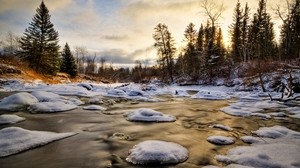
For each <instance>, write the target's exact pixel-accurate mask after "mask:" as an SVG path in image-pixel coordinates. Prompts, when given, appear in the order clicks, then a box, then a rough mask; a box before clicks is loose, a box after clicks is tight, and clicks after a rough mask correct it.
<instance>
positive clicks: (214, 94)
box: [192, 90, 231, 100]
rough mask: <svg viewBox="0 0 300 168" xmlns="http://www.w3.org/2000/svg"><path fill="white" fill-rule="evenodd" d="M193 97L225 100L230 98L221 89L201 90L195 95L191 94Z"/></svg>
mask: <svg viewBox="0 0 300 168" xmlns="http://www.w3.org/2000/svg"><path fill="white" fill-rule="evenodd" d="M192 98H194V99H208V100H225V99H230V98H231V97H230V96H229V95H228V94H226V93H225V92H222V91H208V90H201V91H199V92H198V93H196V94H195V95H193V96H192Z"/></svg>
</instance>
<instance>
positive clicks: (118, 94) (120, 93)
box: [107, 89, 127, 97]
mask: <svg viewBox="0 0 300 168" xmlns="http://www.w3.org/2000/svg"><path fill="white" fill-rule="evenodd" d="M107 96H110V97H126V96H127V94H126V93H125V92H124V91H123V90H120V89H112V90H109V91H108V92H107Z"/></svg>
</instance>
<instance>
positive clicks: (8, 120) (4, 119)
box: [0, 114, 25, 124]
mask: <svg viewBox="0 0 300 168" xmlns="http://www.w3.org/2000/svg"><path fill="white" fill-rule="evenodd" d="M24 120H25V118H23V117H19V116H17V115H10V114H2V115H0V124H14V123H17V122H21V121H24Z"/></svg>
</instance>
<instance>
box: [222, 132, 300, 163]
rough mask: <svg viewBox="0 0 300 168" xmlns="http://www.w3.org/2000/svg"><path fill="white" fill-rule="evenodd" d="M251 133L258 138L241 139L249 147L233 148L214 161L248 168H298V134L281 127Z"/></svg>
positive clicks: (299, 136) (299, 142)
mask: <svg viewBox="0 0 300 168" xmlns="http://www.w3.org/2000/svg"><path fill="white" fill-rule="evenodd" d="M253 132H254V133H255V134H256V135H258V136H259V137H251V136H245V137H242V140H243V141H244V142H247V143H251V146H239V147H235V148H233V149H230V150H229V151H228V152H227V155H217V156H216V159H217V160H218V161H220V162H225V163H227V164H236V165H243V166H249V167H269V168H271V167H272V168H273V167H274V168H275V167H289V168H296V167H300V155H299V154H300V132H296V131H293V130H290V129H288V128H285V127H282V126H274V127H262V128H260V129H259V130H257V131H253ZM228 167H229V166H228Z"/></svg>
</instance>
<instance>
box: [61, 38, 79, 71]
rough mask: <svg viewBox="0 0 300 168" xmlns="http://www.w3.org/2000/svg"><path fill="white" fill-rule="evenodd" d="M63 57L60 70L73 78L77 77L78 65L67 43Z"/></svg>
mask: <svg viewBox="0 0 300 168" xmlns="http://www.w3.org/2000/svg"><path fill="white" fill-rule="evenodd" d="M61 55H62V63H61V68H60V70H61V72H65V73H67V74H69V75H70V76H71V77H75V76H76V75H77V73H78V70H77V65H76V62H75V58H74V57H73V55H72V52H71V50H70V47H69V45H68V43H66V45H65V47H64V50H63V52H62V54H61Z"/></svg>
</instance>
